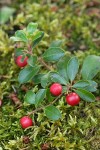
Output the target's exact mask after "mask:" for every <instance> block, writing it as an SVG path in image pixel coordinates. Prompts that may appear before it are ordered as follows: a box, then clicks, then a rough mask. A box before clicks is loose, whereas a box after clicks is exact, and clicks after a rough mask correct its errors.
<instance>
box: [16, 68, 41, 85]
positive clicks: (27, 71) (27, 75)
mask: <svg viewBox="0 0 100 150" xmlns="http://www.w3.org/2000/svg"><path fill="white" fill-rule="evenodd" d="M39 69H40V67H39V66H35V67H30V66H28V67H26V68H24V69H23V70H21V71H20V73H19V76H18V81H19V82H20V83H21V84H22V83H26V82H28V81H30V80H31V79H32V77H33V76H35V75H36V74H37V73H38V71H39Z"/></svg>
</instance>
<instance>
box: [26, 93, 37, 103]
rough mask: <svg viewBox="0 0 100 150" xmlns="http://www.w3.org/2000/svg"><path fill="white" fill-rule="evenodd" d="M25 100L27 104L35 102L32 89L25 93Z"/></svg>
mask: <svg viewBox="0 0 100 150" xmlns="http://www.w3.org/2000/svg"><path fill="white" fill-rule="evenodd" d="M25 102H27V103H29V104H35V93H34V92H32V91H28V92H27V93H26V95H25Z"/></svg>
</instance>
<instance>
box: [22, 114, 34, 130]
mask: <svg viewBox="0 0 100 150" xmlns="http://www.w3.org/2000/svg"><path fill="white" fill-rule="evenodd" d="M20 124H21V126H22V128H23V129H26V128H28V127H30V126H32V125H33V121H32V119H31V118H30V117H28V116H24V117H22V118H21V119H20Z"/></svg>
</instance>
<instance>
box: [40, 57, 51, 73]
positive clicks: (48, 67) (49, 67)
mask: <svg viewBox="0 0 100 150" xmlns="http://www.w3.org/2000/svg"><path fill="white" fill-rule="evenodd" d="M38 61H39V62H40V63H41V64H42V65H43V66H45V68H47V69H48V70H50V71H52V67H51V66H48V65H47V64H46V63H45V62H44V60H43V59H42V58H41V57H40V58H38Z"/></svg>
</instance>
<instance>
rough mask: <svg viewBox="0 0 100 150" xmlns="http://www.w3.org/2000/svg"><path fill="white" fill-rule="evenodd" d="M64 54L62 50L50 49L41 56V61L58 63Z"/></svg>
mask: <svg viewBox="0 0 100 150" xmlns="http://www.w3.org/2000/svg"><path fill="white" fill-rule="evenodd" d="M64 54H65V52H64V50H63V49H61V48H59V47H50V48H49V49H47V50H46V51H45V52H44V54H43V59H44V60H45V61H48V62H52V61H58V60H59V59H60V58H61V57H63V56H64Z"/></svg>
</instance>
